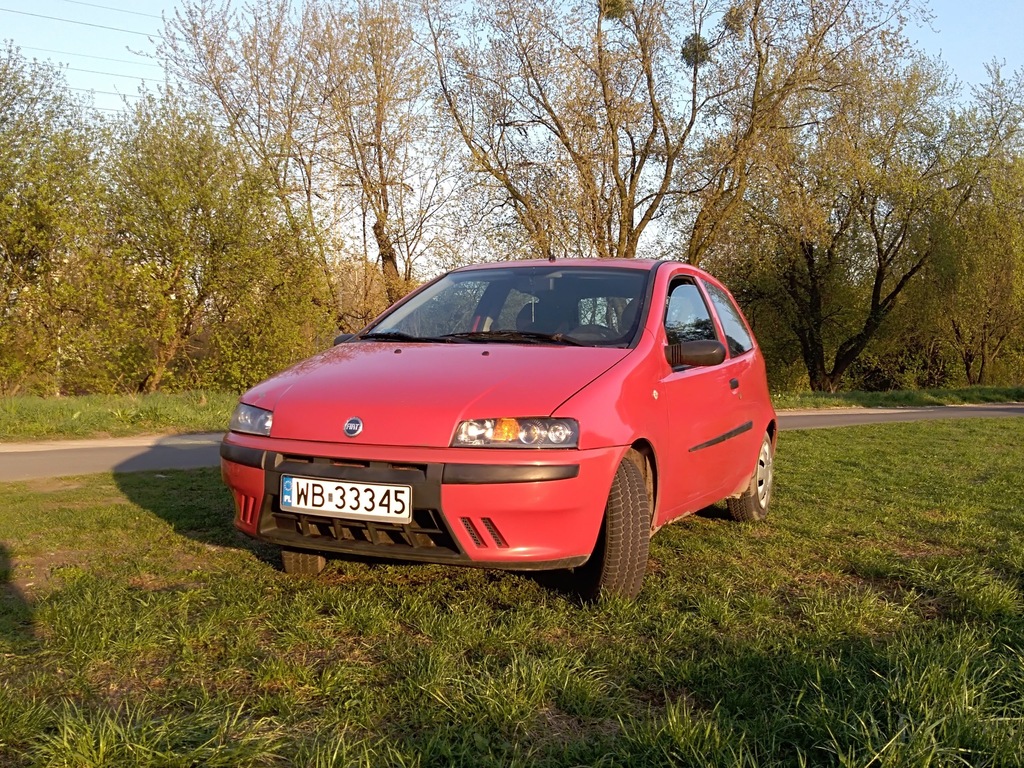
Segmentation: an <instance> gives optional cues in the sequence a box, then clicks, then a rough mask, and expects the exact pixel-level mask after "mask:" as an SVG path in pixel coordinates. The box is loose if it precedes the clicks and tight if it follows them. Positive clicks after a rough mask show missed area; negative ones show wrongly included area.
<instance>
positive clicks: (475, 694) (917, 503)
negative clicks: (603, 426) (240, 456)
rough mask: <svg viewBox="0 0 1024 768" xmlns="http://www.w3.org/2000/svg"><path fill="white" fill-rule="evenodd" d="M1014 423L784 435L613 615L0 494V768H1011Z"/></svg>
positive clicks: (207, 485) (606, 608) (221, 524)
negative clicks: (773, 486) (773, 454)
mask: <svg viewBox="0 0 1024 768" xmlns="http://www.w3.org/2000/svg"><path fill="white" fill-rule="evenodd" d="M1021 467H1024V420H1018V419H1000V420H978V421H956V422H944V421H940V422H932V423H923V424H900V425H891V426H888V425H887V426H873V427H856V428H846V429H842V430H821V431H808V432H787V433H784V434H783V435H782V436H781V438H780V444H779V450H778V461H777V468H778V487H777V497H776V506H775V507H774V509H773V513H772V516H771V517H770V519H769V521H768V522H767V523H765V524H761V525H741V524H736V523H732V522H730V521H728V520H726V519H724V516H723V515H721V514H718V513H715V512H711V513H709V514H705V515H702V516H698V517H693V518H689V519H687V520H685V521H682V522H680V523H678V524H676V525H673V526H669V527H668V528H666V529H664V530H662V531H661V532H659V533H658V535H657V536H656V537H655V538H654V542H653V547H652V552H651V558H650V563H649V575H648V579H647V581H646V584H645V588H644V591H643V592H642V594H641V596H640V598H639V600H638V601H636V602H635V603H625V602H617V601H611V602H605V603H601V604H598V605H581V604H579V603H577V602H576V601H574V600H573V599H571V598H569V597H566V596H565V595H562V594H560V593H558V592H556V591H553V590H550V589H548V588H546V587H545V585H544V584H543V583H542V581H539V580H536V579H532V578H530V577H527V576H522V575H515V574H504V573H494V572H484V571H475V570H469V569H457V568H449V567H442V566H423V565H389V564H381V563H367V562H356V561H351V560H334V561H331V562H330V563H329V565H328V568H327V570H326V571H325V572H324V574H322V576H321V577H320V578H317V579H315V580H293V579H291V578H289V577H286V576H284V575H283V574H282V573H280V572H279V571H278V570H277V569H276V567H275V562H276V557H275V556H276V552H275V551H274V550H273V548H265V547H262V546H261V545H257V544H254V543H253V542H251V541H249V540H246V539H244V538H241V537H239V536H238V535H236V534H235V532H234V531H233V529H232V528H231V526H230V523H229V515H230V502H229V498H228V495H227V493H226V492H225V490H224V489H223V488H222V487H221V485H220V482H219V478H218V476H217V471H216V470H200V471H192V472H164V473H155V474H131V475H117V476H109V475H107V476H95V477H87V478H75V479H65V480H48V481H37V482H32V483H20V484H8V485H2V486H0V491H2V492H3V493H4V496H5V503H4V504H3V506H2V507H0V765H4V766H15V767H20V766H56V765H60V766H83V767H84V766H90V767H91V766H168V765H171V766H190V765H204V766H205V765H211V766H218V765H222V766H246V765H257V766H261V765H268V766H286V765H302V766H307V765H308V766H346V765H422V766H428V765H438V766H442V765H444V766H446V765H461V766H478V765H495V766H499V765H500V766H504V765H523V766H527V765H530V766H532V765H538V766H563V765H603V766H615V765H623V766H644V765H676V766H678V765H694V766H705V765H715V766H780V767H781V766H798V765H829V766H833V765H839V766H869V765H870V766H940V765H941V766H945V765H985V766H1020V765H1024V750H1022V748H1021V745H1022V744H1024V491H1022V483H1021Z"/></svg>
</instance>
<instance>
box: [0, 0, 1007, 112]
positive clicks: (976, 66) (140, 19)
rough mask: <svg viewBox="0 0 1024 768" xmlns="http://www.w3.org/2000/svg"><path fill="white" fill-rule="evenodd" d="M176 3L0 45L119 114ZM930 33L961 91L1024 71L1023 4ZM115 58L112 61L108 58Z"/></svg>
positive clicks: (944, 2) (973, 9)
mask: <svg viewBox="0 0 1024 768" xmlns="http://www.w3.org/2000/svg"><path fill="white" fill-rule="evenodd" d="M175 5H176V0H88V1H86V0H0V40H13V42H14V44H15V45H17V46H19V47H21V49H22V53H23V54H24V55H25V56H26V57H28V58H37V59H50V60H52V61H54V62H55V63H56V62H59V63H61V64H62V65H65V66H67V70H66V71H65V75H66V77H67V80H68V83H69V84H70V85H71V86H72V87H73V88H78V89H82V90H83V91H90V90H93V91H95V100H94V103H95V105H96V106H97V107H99V108H100V109H104V110H117V109H119V108H120V107H121V105H122V103H123V99H124V98H128V99H129V100H130V99H131V97H132V96H133V95H134V94H135V93H136V91H137V89H138V87H139V85H140V83H141V82H142V81H143V80H145V81H147V82H148V83H150V84H155V83H158V82H160V80H161V77H162V73H161V70H160V68H159V67H156V66H154V64H153V61H152V60H151V59H148V58H146V56H147V55H152V53H153V52H154V49H155V43H154V41H153V37H154V36H155V35H156V34H157V33H158V32H159V31H160V30H161V29H162V27H163V24H162V21H161V20H160V15H161V13H171V14H173V9H174V7H175ZM929 5H930V6H931V9H932V12H933V13H934V14H935V20H934V21H933V22H932V28H928V27H918V28H915V29H911V30H910V35H911V38H912V39H914V40H915V41H916V42H917V44H918V46H919V47H920V48H922V49H923V50H925V51H926V52H928V53H930V54H933V55H941V56H942V58H943V59H944V60H945V61H946V63H947V64H948V65H949V66H950V68H951V69H952V71H953V74H954V75H955V76H956V77H957V78H958V79H959V80H960V81H961V82H963V83H964V84H965V85H969V84H977V83H979V82H982V81H983V80H984V79H985V71H984V64H985V62H988V61H991V60H992V59H993V57H995V58H997V59H1000V60H1005V62H1006V70H1007V72H1012V71H1014V70H1016V69H1019V68H1021V67H1024V45H1022V43H1021V40H1024V0H931V2H930V3H929ZM111 59H113V60H111Z"/></svg>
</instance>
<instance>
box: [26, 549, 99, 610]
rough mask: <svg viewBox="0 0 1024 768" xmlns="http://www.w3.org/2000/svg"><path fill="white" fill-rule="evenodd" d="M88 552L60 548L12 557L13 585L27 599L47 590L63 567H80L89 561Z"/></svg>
mask: <svg viewBox="0 0 1024 768" xmlns="http://www.w3.org/2000/svg"><path fill="white" fill-rule="evenodd" d="M88 559H89V556H88V554H87V553H86V552H81V551H78V550H58V551H56V552H44V553H43V554H39V555H32V556H28V557H17V558H11V570H12V574H11V577H10V583H11V586H13V587H14V588H15V589H16V590H18V591H19V592H20V593H21V594H22V595H24V597H25V598H26V599H32V598H34V597H36V596H37V595H39V594H41V593H43V592H45V591H47V590H48V589H49V588H50V586H51V584H52V583H53V581H54V579H55V577H56V576H57V573H56V572H57V571H59V570H60V569H61V568H68V567H78V566H81V565H83V564H85V563H86V562H88Z"/></svg>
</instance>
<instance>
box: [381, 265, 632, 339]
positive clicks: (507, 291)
mask: <svg viewBox="0 0 1024 768" xmlns="http://www.w3.org/2000/svg"><path fill="white" fill-rule="evenodd" d="M649 279H650V272H649V271H648V270H642V269H632V268H629V269H624V268H618V267H601V266H594V267H589V266H587V267H580V266H571V267H564V266H562V265H559V264H552V265H551V266H536V265H530V266H517V265H514V264H510V265H509V266H508V267H502V268H487V269H480V270H463V271H459V272H453V273H451V274H449V275H446V276H445V277H443V278H441V279H440V280H438V281H436V282H434V283H433V284H431V285H429V286H427V287H426V288H425V289H424V290H423V291H421V292H420V293H418V294H416V295H414V296H412V297H411V298H410V299H409V301H407V302H405V303H404V304H401V305H399V306H398V307H396V308H394V309H393V310H391V311H390V312H388V313H385V315H383V316H382V317H381V318H380V320H379V321H378V322H377V323H376V324H375V325H374V327H373V328H372V329H370V331H369V336H370V337H372V336H374V335H377V336H380V335H382V334H389V333H399V334H403V335H408V336H413V337H419V338H423V339H431V338H434V339H437V338H445V339H448V340H451V339H452V338H453V337H456V338H459V339H461V340H464V341H467V342H469V341H476V342H487V341H493V342H503V343H535V344H536V343H555V344H572V345H583V346H619V347H622V346H626V345H628V344H630V343H631V342H632V340H633V338H634V337H635V335H636V329H637V325H638V323H639V316H640V309H641V307H642V306H643V303H644V297H645V296H646V294H647V285H648V280H649ZM545 336H550V337H552V338H551V340H550V342H549V341H547V340H546V339H544V338H543V337H545ZM566 339H568V341H566Z"/></svg>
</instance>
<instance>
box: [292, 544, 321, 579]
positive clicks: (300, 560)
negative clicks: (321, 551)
mask: <svg viewBox="0 0 1024 768" xmlns="http://www.w3.org/2000/svg"><path fill="white" fill-rule="evenodd" d="M325 565H327V558H325V557H324V556H323V555H318V554H316V553H315V552H305V551H303V550H301V549H282V550H281V566H282V567H283V568H284V572H285V573H287V574H288V575H290V576H316V575H317V574H318V573H320V571H322V570H323V569H324V566H325Z"/></svg>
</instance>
